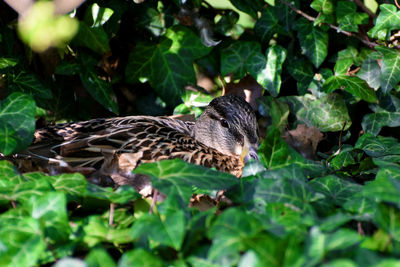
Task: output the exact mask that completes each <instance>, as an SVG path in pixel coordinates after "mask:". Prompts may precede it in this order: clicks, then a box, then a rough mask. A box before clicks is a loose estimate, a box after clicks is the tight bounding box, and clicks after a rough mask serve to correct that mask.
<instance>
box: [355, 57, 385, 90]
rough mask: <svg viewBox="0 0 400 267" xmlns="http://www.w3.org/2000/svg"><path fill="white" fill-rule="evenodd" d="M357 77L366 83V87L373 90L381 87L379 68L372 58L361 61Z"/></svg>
mask: <svg viewBox="0 0 400 267" xmlns="http://www.w3.org/2000/svg"><path fill="white" fill-rule="evenodd" d="M357 76H358V77H360V78H361V79H363V80H364V81H366V82H367V84H368V86H369V87H371V88H374V89H375V90H376V89H378V88H379V87H380V86H381V84H380V80H379V79H380V77H381V67H380V66H379V64H378V62H377V61H376V60H375V59H373V58H367V59H366V60H364V61H363V63H362V65H361V69H360V71H359V72H358V73H357Z"/></svg>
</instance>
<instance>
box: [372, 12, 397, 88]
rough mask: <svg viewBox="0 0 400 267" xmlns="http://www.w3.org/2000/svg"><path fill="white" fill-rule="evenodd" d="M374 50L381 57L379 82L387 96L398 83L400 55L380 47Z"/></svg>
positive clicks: (395, 51) (392, 50)
mask: <svg viewBox="0 0 400 267" xmlns="http://www.w3.org/2000/svg"><path fill="white" fill-rule="evenodd" d="M399 13H400V11H399ZM399 16H400V15H399ZM375 49H376V50H377V51H378V52H380V53H381V54H382V56H383V58H382V68H381V72H382V74H381V76H380V81H381V88H382V91H383V93H385V94H387V93H388V92H390V90H392V89H393V87H395V86H396V85H397V84H398V83H399V82H400V53H399V52H398V51H397V50H394V49H391V48H387V47H381V46H379V47H376V48H375Z"/></svg>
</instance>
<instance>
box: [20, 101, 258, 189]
mask: <svg viewBox="0 0 400 267" xmlns="http://www.w3.org/2000/svg"><path fill="white" fill-rule="evenodd" d="M257 146H258V135H257V122H256V116H255V114H254V111H253V110H252V108H251V106H250V105H249V104H248V103H247V102H246V101H244V100H243V99H242V98H240V97H238V96H235V95H226V96H221V97H218V98H215V99H214V100H213V101H211V102H210V104H209V105H208V106H207V107H206V109H205V111H204V113H203V114H202V115H201V116H200V118H199V119H198V120H197V121H196V122H184V121H180V120H176V119H171V118H167V117H150V116H128V117H119V118H110V119H93V120H89V121H84V122H77V123H65V124H58V125H54V126H49V127H46V128H43V129H39V130H37V131H36V133H35V140H34V142H33V144H32V145H31V146H30V147H29V148H28V149H27V150H26V151H25V152H24V153H23V154H25V155H26V154H28V155H30V156H31V157H32V158H36V159H43V160H45V161H46V164H47V163H50V165H48V166H51V165H53V166H54V165H56V167H53V170H54V168H56V169H57V170H58V171H59V172H61V171H67V169H66V168H70V171H71V170H72V171H81V172H82V173H85V174H86V175H87V176H88V174H90V176H92V177H93V176H96V177H104V176H108V177H111V178H112V179H113V181H114V182H116V183H117V184H124V183H130V184H133V185H134V186H135V187H136V188H138V189H139V190H140V188H141V187H142V186H141V185H138V183H139V184H141V183H142V182H137V181H136V182H135V180H138V179H139V178H137V175H133V174H132V173H131V172H132V170H133V169H135V168H136V166H138V165H139V164H141V163H145V162H153V161H158V160H163V159H172V158H181V159H183V160H185V161H187V162H190V163H194V164H199V165H203V166H206V167H215V168H216V169H218V170H220V171H224V172H229V173H232V174H234V175H236V176H238V177H239V176H240V175H241V173H242V169H243V165H244V163H243V161H246V160H247V159H249V158H256V159H257V152H256V149H257ZM51 163H55V164H51ZM60 168H61V169H60ZM62 168H63V169H62ZM96 170H98V171H96ZM93 174H96V175H93ZM141 179H142V180H143V178H141Z"/></svg>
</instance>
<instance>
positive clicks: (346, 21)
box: [336, 1, 368, 32]
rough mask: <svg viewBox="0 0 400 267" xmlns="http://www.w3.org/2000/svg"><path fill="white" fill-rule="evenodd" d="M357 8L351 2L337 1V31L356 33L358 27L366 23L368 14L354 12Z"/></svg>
mask: <svg viewBox="0 0 400 267" xmlns="http://www.w3.org/2000/svg"><path fill="white" fill-rule="evenodd" d="M356 10H357V6H356V4H355V3H353V2H348V1H338V3H337V9H336V19H337V22H338V24H339V29H340V30H343V31H349V32H358V25H359V24H365V23H367V22H368V14H365V13H358V12H356Z"/></svg>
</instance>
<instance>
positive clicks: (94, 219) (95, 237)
mask: <svg viewBox="0 0 400 267" xmlns="http://www.w3.org/2000/svg"><path fill="white" fill-rule="evenodd" d="M83 231H84V233H85V235H84V237H83V240H84V241H85V243H87V245H88V246H89V247H92V246H95V245H96V244H99V243H101V242H109V243H117V244H127V243H130V242H132V238H131V236H130V235H129V232H130V229H127V228H123V229H115V228H113V227H111V226H110V225H108V222H105V221H104V220H102V219H101V218H99V216H90V217H89V218H88V223H87V224H86V225H85V226H84V227H83Z"/></svg>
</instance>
